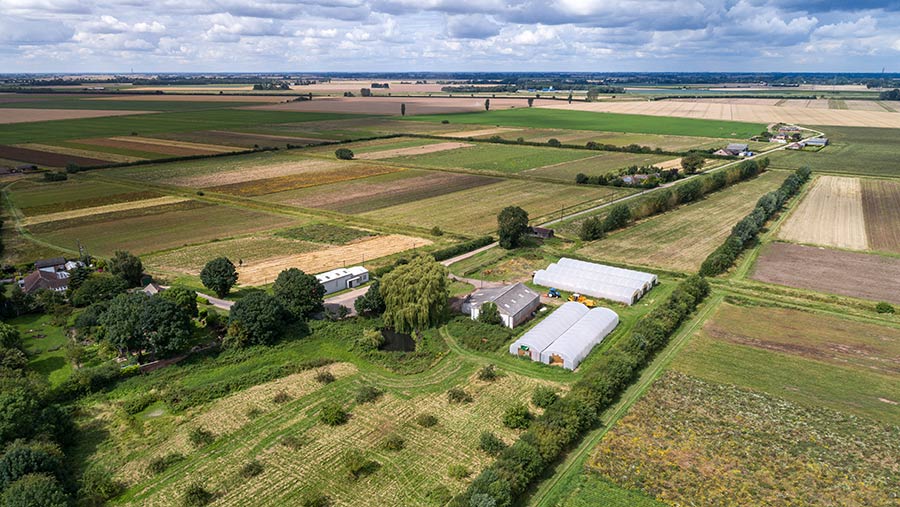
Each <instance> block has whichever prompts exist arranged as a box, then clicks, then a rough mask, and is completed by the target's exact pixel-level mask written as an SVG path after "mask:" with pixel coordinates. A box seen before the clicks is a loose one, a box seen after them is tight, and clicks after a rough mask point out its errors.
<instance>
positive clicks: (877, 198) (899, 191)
mask: <svg viewBox="0 0 900 507" xmlns="http://www.w3.org/2000/svg"><path fill="white" fill-rule="evenodd" d="M862 205H863V214H864V215H865V217H866V236H867V237H868V239H869V248H871V249H872V250H878V251H884V252H893V253H900V182H897V181H889V180H869V179H866V180H862Z"/></svg>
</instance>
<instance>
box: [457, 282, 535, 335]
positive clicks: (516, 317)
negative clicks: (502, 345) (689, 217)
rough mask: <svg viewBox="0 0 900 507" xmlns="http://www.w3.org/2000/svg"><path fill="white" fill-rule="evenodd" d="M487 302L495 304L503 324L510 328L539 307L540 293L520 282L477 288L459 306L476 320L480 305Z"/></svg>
mask: <svg viewBox="0 0 900 507" xmlns="http://www.w3.org/2000/svg"><path fill="white" fill-rule="evenodd" d="M488 302H491V303H494V304H495V305H497V310H498V311H499V313H500V319H501V320H502V321H503V325H504V326H506V327H508V328H510V329H512V328H514V327H516V326H518V325H519V324H521V323H523V322H525V321H526V320H528V319H529V318H530V317H531V315H532V314H533V313H534V312H535V311H537V309H538V308H540V306H541V295H540V294H538V293H537V292H535V291H534V290H532V289H530V288H528V287H526V286H525V285H524V284H522V283H516V284H513V285H507V286H505V287H496V288H487V289H479V290H476V291H475V292H473V293H472V294H469V295H468V296H467V297H466V299H465V301H463V303H462V307H461V308H462V311H463V313H467V314H469V316H471V317H472V320H476V319H478V316H479V315H481V307H482V305H484V304H485V303H488Z"/></svg>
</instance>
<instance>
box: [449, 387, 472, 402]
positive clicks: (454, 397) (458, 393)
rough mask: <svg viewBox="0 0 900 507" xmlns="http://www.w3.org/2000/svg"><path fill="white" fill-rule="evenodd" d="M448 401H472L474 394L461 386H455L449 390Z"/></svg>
mask: <svg viewBox="0 0 900 507" xmlns="http://www.w3.org/2000/svg"><path fill="white" fill-rule="evenodd" d="M447 401H449V402H450V403H471V402H472V395H470V394H469V393H467V392H465V391H464V390H463V389H461V388H459V387H453V388H451V389H450V390H449V391H447Z"/></svg>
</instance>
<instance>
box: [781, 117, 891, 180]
mask: <svg viewBox="0 0 900 507" xmlns="http://www.w3.org/2000/svg"><path fill="white" fill-rule="evenodd" d="M814 128H816V129H818V130H822V131H824V132H825V135H826V136H827V137H828V139H829V141H830V143H831V144H830V145H829V146H826V147H825V148H823V149H821V150H819V151H817V152H812V151H802V150H782V151H778V152H775V153H773V154H772V155H771V159H772V166H773V167H783V168H787V169H796V168H798V167H803V166H809V167H811V168H812V169H813V170H814V171H817V172H825V173H842V174H853V175H859V176H879V177H895V178H896V177H897V176H898V175H900V173H898V171H897V160H898V158H900V129H886V128H864V127H831V126H827V127H814Z"/></svg>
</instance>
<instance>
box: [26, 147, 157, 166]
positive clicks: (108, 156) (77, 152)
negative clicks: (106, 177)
mask: <svg viewBox="0 0 900 507" xmlns="http://www.w3.org/2000/svg"><path fill="white" fill-rule="evenodd" d="M16 148H27V149H29V150H36V151H44V152H49V153H59V154H62V155H72V156H75V157H81V158H89V159H96V160H104V161H106V162H108V163H117V162H137V161H138V160H144V159H143V158H141V157H134V156H129V155H119V154H116V153H106V152H103V151H99V150H85V149H81V148H71V147H68V146H53V145H49V144H39V143H25V144H18V145H16Z"/></svg>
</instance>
